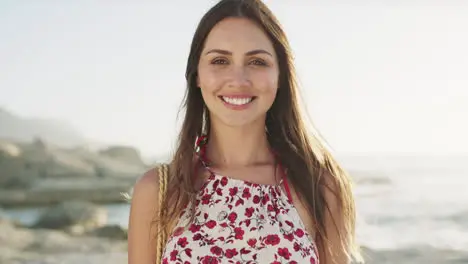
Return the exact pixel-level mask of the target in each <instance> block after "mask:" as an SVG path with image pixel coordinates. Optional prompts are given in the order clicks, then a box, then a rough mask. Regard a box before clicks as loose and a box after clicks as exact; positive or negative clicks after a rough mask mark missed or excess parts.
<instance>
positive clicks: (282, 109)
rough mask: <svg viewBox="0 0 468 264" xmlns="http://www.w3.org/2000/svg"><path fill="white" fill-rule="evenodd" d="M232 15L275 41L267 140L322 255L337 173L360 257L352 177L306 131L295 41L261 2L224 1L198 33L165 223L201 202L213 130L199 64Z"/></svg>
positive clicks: (349, 234) (350, 245)
mask: <svg viewBox="0 0 468 264" xmlns="http://www.w3.org/2000/svg"><path fill="white" fill-rule="evenodd" d="M228 17H242V18H247V19H250V20H251V21H253V22H255V23H257V24H258V25H259V26H260V27H261V28H262V29H263V30H264V31H265V32H266V34H267V35H268V37H269V39H270V41H271V42H272V43H273V46H274V49H275V52H276V54H277V57H278V64H279V70H280V73H279V88H278V92H277V95H276V98H275V101H274V103H273V105H272V107H271V108H270V109H269V111H268V113H267V118H266V127H267V131H268V135H267V136H268V140H269V143H270V145H271V147H272V148H273V149H274V150H275V151H276V152H277V153H278V156H279V159H280V160H281V163H282V165H283V166H284V168H285V169H286V171H287V175H288V180H289V181H290V182H291V184H292V187H293V188H294V189H295V190H296V191H297V193H298V195H299V196H300V197H301V199H303V201H304V202H305V204H306V206H307V209H308V211H309V213H310V215H311V217H312V218H313V219H314V223H315V225H316V226H315V231H316V240H317V241H316V243H317V245H318V247H319V248H320V249H322V251H323V250H330V246H329V242H328V239H327V232H326V230H325V213H326V210H329V206H328V205H327V202H326V200H325V197H324V188H325V186H324V184H325V183H324V175H331V177H332V182H333V184H334V185H335V188H334V190H335V192H334V195H335V196H336V199H337V201H338V205H339V208H340V210H341V212H342V215H341V217H340V218H342V219H343V221H344V230H343V229H340V230H339V234H340V236H341V237H342V239H341V240H342V241H343V244H342V247H343V248H345V249H346V251H347V252H348V254H349V255H359V253H358V252H357V251H354V249H356V248H357V247H355V241H354V230H355V208H354V199H353V196H352V191H351V183H350V180H349V177H348V175H347V174H346V173H345V172H344V170H343V169H342V168H341V167H340V166H339V165H338V164H337V162H336V161H335V159H334V158H333V157H332V155H331V154H330V152H329V151H328V150H327V149H326V147H325V144H324V143H323V140H322V139H321V138H320V137H319V135H318V133H315V130H313V131H311V130H308V129H307V128H306V126H305V122H304V121H303V119H302V116H301V111H300V106H299V101H298V88H297V82H296V76H295V70H294V65H293V59H292V54H291V48H290V45H289V42H288V40H287V38H286V35H285V33H284V31H283V29H282V27H281V25H280V23H279V22H278V20H277V18H276V17H275V16H274V15H273V14H272V12H271V11H270V10H269V9H268V7H267V6H266V5H265V4H264V3H262V2H261V1H260V0H222V1H220V2H218V3H217V4H216V5H215V6H213V7H212V8H211V9H210V10H209V11H208V12H207V13H206V14H205V15H204V16H203V18H202V19H201V21H200V23H199V25H198V27H197V29H196V32H195V35H194V37H193V40H192V44H191V48H190V54H189V56H188V61H187V68H186V73H185V78H186V80H187V90H186V94H185V98H184V104H183V110H185V117H184V120H183V124H182V129H181V131H180V135H179V138H178V144H177V148H176V152H175V153H174V156H173V159H172V161H171V163H170V175H171V177H170V179H169V185H168V190H167V196H166V198H165V199H164V201H163V206H162V210H164V215H165V217H164V219H161V221H162V222H163V225H166V226H170V223H171V221H172V222H173V221H174V219H177V218H178V217H179V214H180V212H181V211H182V210H183V208H184V207H185V206H186V205H187V204H188V203H191V204H192V205H193V204H195V203H194V202H193V201H194V199H195V195H196V192H197V190H196V189H195V180H196V177H194V176H196V175H195V174H194V173H196V168H197V166H198V165H197V155H196V153H195V147H194V144H195V141H196V138H197V137H198V136H200V135H201V134H202V133H203V132H204V131H203V130H206V131H205V133H207V134H209V131H210V128H209V125H210V120H209V115H208V114H207V111H208V110H207V108H206V106H205V103H204V101H203V98H202V95H201V92H200V89H199V88H198V87H197V81H196V80H197V71H198V62H199V59H200V56H201V52H202V49H203V46H204V43H205V40H206V38H207V36H208V34H209V33H210V31H211V29H212V28H213V27H214V26H215V25H216V24H217V23H218V22H220V21H221V20H223V19H225V18H228ZM204 123H205V124H206V128H204V125H203V124H204Z"/></svg>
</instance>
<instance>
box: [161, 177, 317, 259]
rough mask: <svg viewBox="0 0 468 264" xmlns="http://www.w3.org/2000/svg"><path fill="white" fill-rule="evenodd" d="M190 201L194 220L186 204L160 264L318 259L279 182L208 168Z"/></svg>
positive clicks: (290, 201)
mask: <svg viewBox="0 0 468 264" xmlns="http://www.w3.org/2000/svg"><path fill="white" fill-rule="evenodd" d="M285 187H287V186H285ZM286 190H287V192H288V189H287V188H286ZM195 203H196V204H195V218H194V222H192V223H189V221H190V219H189V216H188V212H189V210H190V205H189V206H187V207H186V209H185V210H184V211H183V212H182V215H181V218H180V219H179V222H178V223H177V225H176V227H175V229H174V231H173V233H172V234H171V236H170V237H169V239H168V241H167V244H166V247H165V250H164V252H163V257H162V263H182V264H188V263H274V264H280V263H301V264H302V263H314V264H318V263H319V260H318V253H317V248H316V245H315V242H314V240H313V239H312V237H311V236H310V235H309V234H308V233H307V231H306V229H305V226H304V224H303V222H302V220H301V219H300V217H299V214H298V212H297V210H296V208H295V207H294V205H293V203H292V200H291V199H290V194H289V192H288V193H287V194H285V193H284V192H283V190H282V187H281V185H264V184H256V183H251V182H247V181H244V180H239V179H233V178H228V177H225V176H220V175H217V174H215V173H213V172H211V175H210V176H209V178H208V180H207V181H206V182H205V183H204V185H203V187H202V188H201V189H200V191H199V193H198V194H197V197H196V202H195ZM187 224H188V225H187ZM186 226H187V227H186Z"/></svg>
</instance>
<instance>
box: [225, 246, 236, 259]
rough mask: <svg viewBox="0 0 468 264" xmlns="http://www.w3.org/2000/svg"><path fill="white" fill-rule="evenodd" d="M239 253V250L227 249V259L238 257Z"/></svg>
mask: <svg viewBox="0 0 468 264" xmlns="http://www.w3.org/2000/svg"><path fill="white" fill-rule="evenodd" d="M238 254H239V253H238V252H237V250H236V249H235V248H232V249H226V253H225V255H226V257H227V258H233V257H235V256H237V255H238Z"/></svg>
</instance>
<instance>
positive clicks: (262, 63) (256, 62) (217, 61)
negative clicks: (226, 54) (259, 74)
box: [211, 59, 267, 66]
mask: <svg viewBox="0 0 468 264" xmlns="http://www.w3.org/2000/svg"><path fill="white" fill-rule="evenodd" d="M220 62H221V63H220ZM252 62H253V63H254V65H255V66H267V63H266V62H265V61H263V60H260V59H254V60H252V61H250V63H252ZM226 63H227V60H226V59H214V60H212V61H211V64H215V65H224V64H226Z"/></svg>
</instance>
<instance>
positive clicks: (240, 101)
mask: <svg viewBox="0 0 468 264" xmlns="http://www.w3.org/2000/svg"><path fill="white" fill-rule="evenodd" d="M219 98H220V99H221V100H223V101H224V102H225V103H228V104H231V105H246V104H248V103H251V102H252V101H253V100H255V99H256V98H257V97H256V96H251V97H229V96H219Z"/></svg>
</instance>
